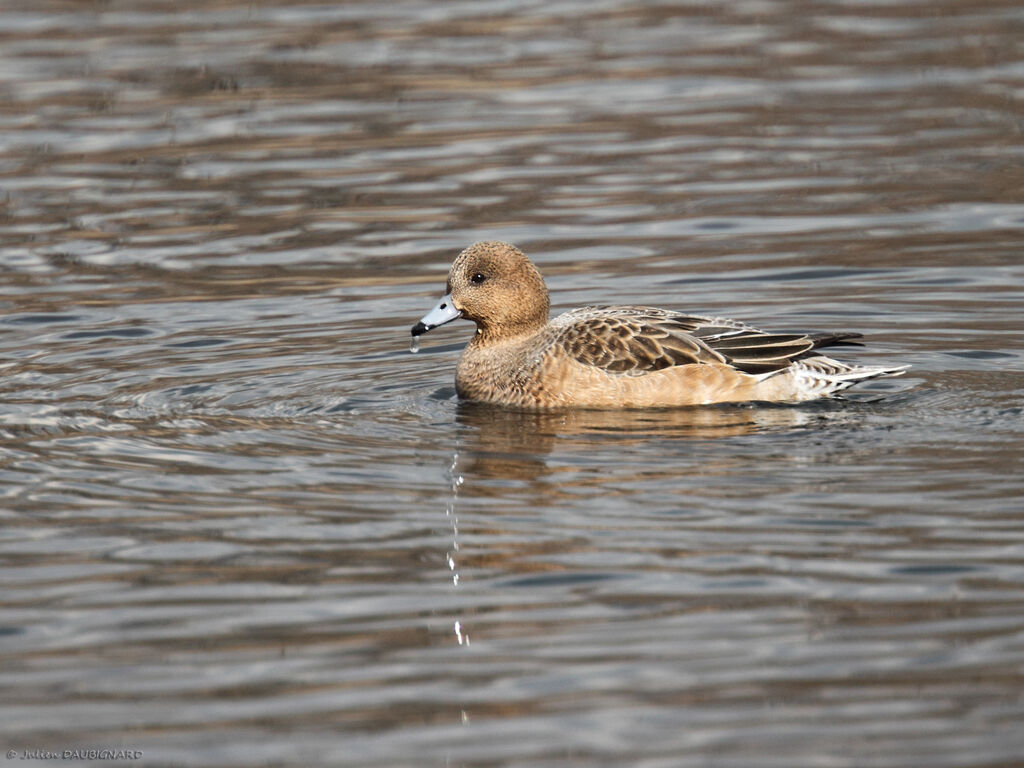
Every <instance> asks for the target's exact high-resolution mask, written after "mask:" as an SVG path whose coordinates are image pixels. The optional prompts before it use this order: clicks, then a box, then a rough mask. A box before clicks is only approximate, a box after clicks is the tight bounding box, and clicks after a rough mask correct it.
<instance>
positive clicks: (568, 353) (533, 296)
mask: <svg viewBox="0 0 1024 768" xmlns="http://www.w3.org/2000/svg"><path fill="white" fill-rule="evenodd" d="M447 289H448V290H447V295H446V296H445V297H444V298H443V299H442V300H441V302H440V303H439V304H438V306H437V307H436V308H435V309H434V310H433V311H432V312H430V313H428V314H427V315H426V316H425V317H424V318H423V320H422V321H420V323H418V324H417V325H416V326H415V327H414V328H413V335H419V334H421V333H425V332H427V331H429V330H431V329H432V328H434V327H436V326H437V325H441V324H443V323H445V322H449V321H450V320H454V319H457V318H459V317H462V318H465V319H468V320H472V321H473V322H475V323H476V326H477V331H476V334H475V335H474V336H473V338H472V340H471V341H470V342H469V344H468V345H467V347H466V350H465V352H464V353H463V355H462V359H461V360H460V361H459V365H458V370H457V372H456V379H455V382H456V389H457V391H458V393H459V396H460V397H463V398H465V399H469V400H478V401H484V402H491V403H498V404H502V405H513V406H521V407H558V406H580V407H600V408H608V407H652V406H680V405H698V404H707V403H719V402H744V401H753V400H764V401H777V402H794V401H800V400H811V399H816V398H819V397H827V396H829V395H832V394H834V393H836V392H839V391H842V390H844V389H846V388H848V387H850V386H852V385H853V384H855V383H857V382H859V381H864V380H866V379H872V378H876V377H878V376H897V375H899V374H900V373H902V372H903V369H902V367H899V368H882V367H864V366H853V365H848V364H846V363H841V362H839V361H837V360H833V359H832V358H828V357H825V356H824V355H821V354H819V353H818V352H817V350H818V349H819V348H821V347H826V346H830V345H834V344H839V343H842V342H844V341H846V340H848V339H851V338H856V337H858V336H859V334H853V333H841V334H829V333H826V334H799V333H766V332H764V331H760V330H758V329H756V328H753V327H752V326H749V325H747V324H745V323H742V322H739V321H736V320H728V319H724V318H705V317H694V316H690V315H685V314H682V313H679V312H674V311H672V310H666V309H657V308H653V307H642V306H620V307H614V306H598V307H586V308H583V309H576V310H572V311H571V312H566V313H565V314H563V315H560V316H558V317H556V318H554V319H552V320H551V321H548V308H549V301H548V292H547V287H546V286H545V285H544V280H543V278H542V277H541V275H540V273H539V272H538V271H537V268H536V267H535V266H534V265H533V263H532V262H531V261H530V260H529V259H528V258H527V257H526V256H525V255H524V254H523V253H522V252H521V251H519V249H517V248H515V247H514V246H511V245H508V244H507V243H498V242H484V243H476V244H475V245H473V246H470V247H469V248H467V249H466V250H464V251H463V252H462V253H460V254H459V256H458V257H457V258H456V260H455V262H454V264H453V265H452V268H451V271H450V273H449V276H448V285H447Z"/></svg>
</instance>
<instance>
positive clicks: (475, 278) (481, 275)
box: [469, 272, 487, 285]
mask: <svg viewBox="0 0 1024 768" xmlns="http://www.w3.org/2000/svg"><path fill="white" fill-rule="evenodd" d="M469 279H470V280H472V281H473V282H474V283H476V284H477V285H480V283H482V282H483V281H484V280H486V279H487V275H485V274H484V273H483V272H477V273H476V274H475V275H473V276H472V277H471V278H469Z"/></svg>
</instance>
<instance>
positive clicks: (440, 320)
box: [412, 293, 462, 336]
mask: <svg viewBox="0 0 1024 768" xmlns="http://www.w3.org/2000/svg"><path fill="white" fill-rule="evenodd" d="M460 317H462V312H460V311H459V310H457V309H456V308H455V305H454V304H452V295H451V294H450V293H446V294H445V295H444V296H442V297H441V300H440V301H439V302H437V306H436V307H434V308H433V309H432V310H430V311H429V312H427V314H425V315H424V316H423V317H422V318H420V321H419V322H418V323H416V325H414V326H413V327H412V335H413V336H420V335H422V334H424V333H426V332H427V331H432V330H434V329H435V328H437V326H439V325H444V324H445V323H450V322H451V321H452V320H458V319H459V318H460Z"/></svg>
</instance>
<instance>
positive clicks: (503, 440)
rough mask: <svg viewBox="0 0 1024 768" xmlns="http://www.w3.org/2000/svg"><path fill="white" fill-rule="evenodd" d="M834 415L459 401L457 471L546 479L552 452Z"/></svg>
mask: <svg viewBox="0 0 1024 768" xmlns="http://www.w3.org/2000/svg"><path fill="white" fill-rule="evenodd" d="M832 410H833V409H831V408H829V407H828V406H825V407H814V408H807V407H792V406H770V405H763V406H758V405H720V406H708V407H701V408H673V409H644V410H634V411H628V410H627V411H621V410H617V411H611V410H584V409H573V410H561V411H527V410H514V409H509V408H502V407H497V406H493V405H487V404H484V403H459V405H458V410H457V413H456V419H457V422H458V424H459V426H460V436H459V437H460V440H459V444H460V459H459V470H460V472H462V473H463V474H465V475H467V476H472V477H474V478H505V479H510V480H535V479H539V478H542V477H544V476H546V475H548V474H550V470H549V468H548V458H549V456H550V455H551V453H552V452H555V451H557V452H558V453H560V454H563V453H564V454H568V455H572V454H575V453H586V452H592V451H594V450H595V449H600V448H605V447H607V445H608V443H609V442H613V443H614V446H615V448H616V449H617V450H619V451H622V450H626V449H628V448H631V447H638V446H648V445H650V444H651V442H652V441H666V440H670V441H671V440H680V441H709V440H710V441H714V440H720V439H723V438H735V437H742V436H746V435H754V434H757V433H762V432H768V431H776V430H779V431H788V430H792V429H797V428H802V427H806V426H808V425H810V424H813V423H815V422H819V421H821V420H822V419H823V418H825V417H826V416H827V415H828V414H829V412H830V411H832Z"/></svg>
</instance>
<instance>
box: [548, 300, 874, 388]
mask: <svg viewBox="0 0 1024 768" xmlns="http://www.w3.org/2000/svg"><path fill="white" fill-rule="evenodd" d="M555 324H556V325H557V326H560V330H559V331H558V335H557V337H556V339H555V344H556V345H557V346H559V347H560V348H561V349H562V350H563V351H564V352H566V353H567V354H568V355H570V356H571V357H572V358H574V359H575V360H577V361H578V362H580V363H583V364H584V365H592V366H594V367H597V368H602V369H604V370H607V371H609V372H614V373H623V374H633V375H637V374H641V373H646V372H649V371H656V370H661V369H664V368H671V367H673V366H680V365H701V364H716V363H717V364H720V365H722V364H724V365H730V366H732V367H733V368H736V369H737V370H740V371H743V372H745V373H753V374H758V373H767V372H770V371H776V370H781V369H783V368H786V367H788V366H789V365H791V364H792V363H793V362H794V361H795V360H799V359H801V358H803V357H805V356H807V355H808V354H811V353H812V350H814V349H817V348H818V347H824V346H830V345H833V344H842V343H844V342H846V341H847V340H848V339H851V338H856V337H857V336H858V335H859V334H850V333H820V334H805V333H766V332H765V331H761V330H758V329H757V328H754V327H753V326H750V325H747V324H746V323H743V322H740V321H738V320H730V319H727V318H706V317H696V316H692V315H685V314H682V313H680V312H673V311H671V310H665V309H656V308H653V307H633V306H629V307H587V308H584V309H578V310H573V311H572V312H567V313H566V314H564V315H562V316H561V317H559V318H557V319H556V321H555Z"/></svg>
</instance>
